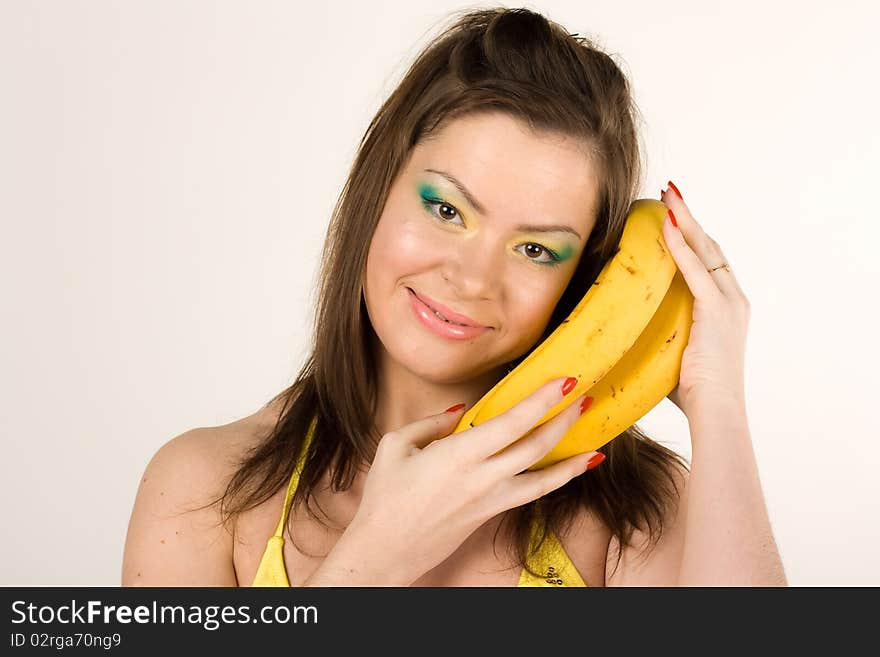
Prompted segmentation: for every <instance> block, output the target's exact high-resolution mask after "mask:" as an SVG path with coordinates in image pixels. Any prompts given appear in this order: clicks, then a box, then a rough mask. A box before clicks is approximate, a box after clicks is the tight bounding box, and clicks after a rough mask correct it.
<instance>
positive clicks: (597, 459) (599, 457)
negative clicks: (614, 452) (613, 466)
mask: <svg viewBox="0 0 880 657" xmlns="http://www.w3.org/2000/svg"><path fill="white" fill-rule="evenodd" d="M604 460H605V455H604V454H603V453H602V452H599V453H598V454H594V455H593V456H591V457H590V460H589V461H587V467H586V468H584V472H586V471H587V470H591V469H592V468H595V467H596V466H597V465H599V464H600V463H601V462H602V461H604Z"/></svg>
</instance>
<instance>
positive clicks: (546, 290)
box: [505, 280, 562, 349]
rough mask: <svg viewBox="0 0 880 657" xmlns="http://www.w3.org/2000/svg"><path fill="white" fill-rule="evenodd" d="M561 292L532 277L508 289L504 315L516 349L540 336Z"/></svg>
mask: <svg viewBox="0 0 880 657" xmlns="http://www.w3.org/2000/svg"><path fill="white" fill-rule="evenodd" d="M561 296H562V291H558V290H557V289H556V288H555V287H553V288H550V287H548V286H547V285H546V284H541V283H539V282H535V281H534V280H532V281H530V282H523V284H521V285H519V286H515V287H513V288H511V289H510V296H509V297H508V300H509V303H508V307H507V309H506V311H505V316H506V317H507V325H508V328H509V329H510V332H511V333H512V334H514V335H516V336H517V348H518V349H527V348H529V347H530V346H532V345H533V344H534V343H535V342H536V341H537V340H538V338H540V337H541V334H542V333H543V332H544V329H545V328H546V326H547V323H548V322H549V321H550V316H551V315H552V313H553V309H554V308H555V307H556V303H557V302H558V301H559V298H560V297H561Z"/></svg>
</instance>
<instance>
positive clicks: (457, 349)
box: [364, 113, 598, 383]
mask: <svg viewBox="0 0 880 657" xmlns="http://www.w3.org/2000/svg"><path fill="white" fill-rule="evenodd" d="M444 174H445V175H444ZM453 178H454V179H455V180H457V181H458V182H459V183H460V184H461V186H462V189H459V188H458V187H457V186H456V184H455V182H454V181H453V180H452V179H453ZM465 190H466V191H465ZM597 194H598V189H597V177H596V170H595V169H594V166H593V164H592V162H591V161H590V160H589V158H588V155H587V153H586V149H585V145H584V144H581V143H578V142H574V141H572V140H569V139H564V138H562V137H559V136H546V135H545V136H541V137H537V136H535V135H534V134H532V133H531V132H529V130H528V127H527V126H525V124H522V123H520V122H519V121H517V120H516V119H514V118H511V117H509V116H507V115H504V114H500V113H493V114H480V115H471V116H466V117H462V118H459V119H457V120H455V121H453V122H452V123H450V124H449V125H448V126H447V127H446V128H445V129H444V130H443V131H442V132H441V133H439V135H437V136H436V137H435V138H434V139H431V140H428V141H425V142H422V143H420V144H418V145H417V146H416V147H415V148H414V149H413V151H412V153H411V156H410V159H409V161H408V162H407V165H406V166H405V167H404V168H403V169H402V171H401V173H400V175H399V176H398V177H397V179H396V180H395V181H394V184H393V185H392V187H391V189H390V192H389V196H388V199H387V201H386V203H385V207H384V208H383V211H382V216H381V217H380V219H379V224H378V226H377V227H376V230H375V232H374V234H373V239H372V241H371V243H370V250H369V253H368V256H367V267H366V279H365V285H364V298H365V302H366V307H367V311H368V313H369V316H370V320H371V322H372V324H373V328H374V330H375V331H376V335H377V336H378V338H379V341H380V343H381V345H380V347H379V348H380V349H384V353H380V354H379V357H380V362H382V363H384V364H385V365H387V364H388V359H391V360H393V361H394V363H395V364H396V365H397V366H398V367H403V368H405V369H407V370H409V371H410V372H412V373H413V374H415V375H416V376H418V377H419V378H421V379H424V380H427V381H432V382H435V383H463V382H466V381H469V380H472V379H474V378H476V377H478V376H480V375H481V374H485V373H486V372H488V371H490V370H493V369H496V368H499V367H501V366H503V365H504V364H505V363H507V362H508V361H511V360H513V359H515V358H517V357H518V356H521V355H522V354H524V353H525V352H526V351H528V350H529V349H530V348H531V347H532V346H534V344H535V342H536V341H537V340H538V338H539V337H540V336H541V334H542V333H543V331H544V328H545V327H546V325H547V323H548V322H549V320H550V315H551V313H552V312H553V309H554V307H555V306H556V303H557V302H558V301H559V298H560V297H561V296H562V293H563V292H564V290H565V288H566V285H567V284H568V282H569V280H570V279H571V276H572V274H573V273H574V271H575V268H576V267H577V263H578V260H579V259H580V256H581V253H582V251H583V249H584V246H585V244H586V242H587V238H588V237H589V234H590V231H591V230H592V228H593V224H594V221H595V219H594V212H595V210H594V208H595V207H596V201H597V198H596V197H597ZM551 227H552V228H553V230H549V228H551ZM542 228H544V229H548V230H542ZM410 290H412V291H413V292H414V293H415V295H416V296H417V297H419V298H421V299H422V300H426V301H428V302H429V304H431V305H433V306H434V307H435V308H436V307H437V304H438V303H439V304H442V306H444V307H445V308H447V309H449V310H451V311H453V312H455V313H459V314H461V315H465V316H467V317H468V318H470V319H471V320H472V323H474V324H477V325H479V326H481V327H485V328H483V329H482V330H480V329H477V333H478V334H475V335H469V334H468V333H467V329H461V328H458V327H456V326H452V327H450V326H448V325H443V322H442V320H440V319H438V318H435V320H436V322H438V323H440V324H441V328H440V331H439V332H438V331H436V330H433V329H432V328H431V327H430V323H431V320H430V319H428V318H427V317H426V315H429V314H430V315H431V316H433V314H432V313H430V311H429V310H427V309H426V308H425V307H424V306H423V305H421V302H419V301H416V299H415V298H414V296H413V294H412V293H411V292H410ZM448 318H449V317H448V315H447V319H448ZM471 333H473V331H471Z"/></svg>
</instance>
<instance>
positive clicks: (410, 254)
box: [367, 216, 437, 281]
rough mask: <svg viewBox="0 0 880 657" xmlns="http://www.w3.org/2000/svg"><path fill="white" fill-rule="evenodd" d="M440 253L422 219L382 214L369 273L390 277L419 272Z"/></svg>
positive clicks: (369, 259)
mask: <svg viewBox="0 0 880 657" xmlns="http://www.w3.org/2000/svg"><path fill="white" fill-rule="evenodd" d="M436 255H437V243H436V239H435V240H433V244H432V239H431V233H430V231H429V230H427V229H426V227H425V226H424V222H421V221H419V220H418V218H415V219H411V218H395V217H385V216H383V217H382V220H381V221H380V222H379V225H378V226H377V227H376V232H375V234H374V235H373V241H372V243H371V244H370V252H369V255H368V260H367V270H368V276H371V277H372V278H375V279H377V280H386V281H388V280H390V281H394V280H395V279H397V278H399V277H402V276H407V275H410V274H416V273H418V272H419V271H420V269H423V268H424V267H425V266H427V265H429V264H430V263H431V262H432V259H433V258H434V257H435V256H436Z"/></svg>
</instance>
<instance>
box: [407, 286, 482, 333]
mask: <svg viewBox="0 0 880 657" xmlns="http://www.w3.org/2000/svg"><path fill="white" fill-rule="evenodd" d="M406 290H407V294H408V295H409V301H410V306H411V307H412V310H413V313H414V314H415V316H416V318H417V319H418V320H419V323H421V325H422V326H424V327H425V328H426V329H427V330H429V331H430V332H431V333H433V334H434V335H437V336H439V337H441V338H445V339H447V340H471V339H474V338H477V337H479V336H481V335H482V334H483V333H486V332H487V331H490V330H492V327H490V326H479V325H476V322H474V321H473V320H472V319H470V318H469V317H467V316H465V315H461V314H459V313H455V312H452V311H450V310H449V309H448V308H446V306H444V305H442V304H437V305H438V306H439V308H440V310H434V309H433V308H432V307H431V306H430V305H428V302H430V303H432V304H433V303H434V301H433V300H430V299H427V302H426V301H422V299H421V298H420V297H419V296H418V295H417V294H416V293H415V292H414V291H413V290H412V289H410V288H407V289H406ZM447 312H448V313H449V314H450V315H451V316H452V317H453V318H454V319H453V320H450V319H448V318H447V317H446V314H445V313H447ZM459 319H463V320H465V321H468V322H472V323H473V324H474V326H471V325H464V324H460V323H458V320H459Z"/></svg>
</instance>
